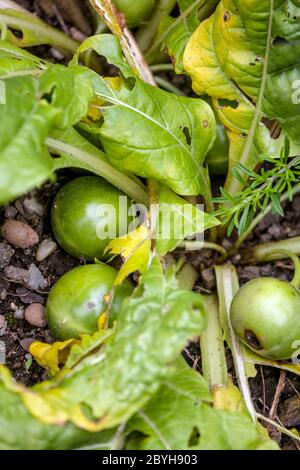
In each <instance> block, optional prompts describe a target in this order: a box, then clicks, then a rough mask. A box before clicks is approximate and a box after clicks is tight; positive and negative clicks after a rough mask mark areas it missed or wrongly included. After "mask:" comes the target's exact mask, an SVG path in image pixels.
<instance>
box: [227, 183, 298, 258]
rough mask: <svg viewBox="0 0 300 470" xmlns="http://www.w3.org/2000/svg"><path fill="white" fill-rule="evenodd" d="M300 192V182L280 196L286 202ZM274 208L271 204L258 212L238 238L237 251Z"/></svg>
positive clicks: (281, 200) (235, 246)
mask: <svg viewBox="0 0 300 470" xmlns="http://www.w3.org/2000/svg"><path fill="white" fill-rule="evenodd" d="M299 192H300V183H298V184H296V185H295V186H294V187H293V189H292V191H291V192H289V191H286V192H285V193H284V194H283V195H282V196H281V198H280V202H281V203H282V202H285V201H287V200H288V199H289V198H290V196H295V194H297V193H299ZM271 210H272V204H270V205H269V206H268V207H267V208H266V210H265V211H263V212H261V213H260V214H258V215H257V216H256V217H255V219H253V221H252V223H251V224H250V226H249V228H248V229H247V230H246V232H244V233H243V234H242V235H240V236H239V238H238V240H237V241H236V243H235V245H234V248H235V251H237V250H238V249H239V248H240V246H241V245H242V243H243V242H244V241H245V240H246V238H247V237H248V236H249V235H250V233H251V232H252V231H253V230H254V229H255V227H256V226H257V225H258V224H259V223H260V222H261V220H262V219H263V218H264V217H265V216H266V215H267V214H269V212H270V211H271Z"/></svg>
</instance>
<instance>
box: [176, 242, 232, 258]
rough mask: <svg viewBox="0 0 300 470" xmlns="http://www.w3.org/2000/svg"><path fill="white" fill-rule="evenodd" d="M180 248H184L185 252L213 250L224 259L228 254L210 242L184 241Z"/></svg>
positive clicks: (221, 247) (219, 246)
mask: <svg viewBox="0 0 300 470" xmlns="http://www.w3.org/2000/svg"><path fill="white" fill-rule="evenodd" d="M179 246H180V248H184V249H185V250H187V251H198V250H202V249H207V250H214V251H217V252H218V253H220V254H221V255H222V256H223V257H224V258H227V256H228V253H227V251H226V250H225V248H223V246H221V245H218V244H217V243H212V242H202V241H184V242H182V243H181V244H180V245H179Z"/></svg>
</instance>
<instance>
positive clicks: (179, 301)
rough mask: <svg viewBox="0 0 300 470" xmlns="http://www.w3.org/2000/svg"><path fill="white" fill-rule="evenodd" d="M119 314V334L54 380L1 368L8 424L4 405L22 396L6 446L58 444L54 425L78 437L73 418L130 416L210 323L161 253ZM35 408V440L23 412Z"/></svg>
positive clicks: (100, 425) (106, 422)
mask: <svg viewBox="0 0 300 470" xmlns="http://www.w3.org/2000/svg"><path fill="white" fill-rule="evenodd" d="M119 318H120V320H119V323H118V325H117V329H116V333H115V336H114V337H113V339H112V340H111V341H110V342H109V344H108V345H107V346H106V347H105V348H104V349H99V350H98V351H97V352H95V353H94V354H92V355H91V356H90V357H87V358H86V359H85V362H84V363H80V364H78V366H75V368H74V369H73V370H67V371H63V372H62V373H61V374H59V375H58V376H57V377H56V379H55V380H53V381H51V382H44V383H42V384H39V385H36V386H35V387H33V388H31V389H27V388H25V387H23V386H21V385H18V384H16V383H15V382H13V381H12V380H11V378H10V377H9V374H8V371H7V369H5V368H4V367H2V368H0V373H1V380H2V384H1V385H0V416H1V419H2V425H3V428H6V420H7V419H10V418H11V415H10V414H7V411H5V409H6V407H7V403H8V402H9V400H12V402H13V403H16V402H18V408H17V409H16V410H15V412H14V419H13V420H11V422H10V423H9V430H10V435H9V439H8V438H7V437H5V436H1V437H0V443H1V445H2V447H5V448H20V447H27V448H28V447H30V446H34V447H38V448H52V446H53V442H52V440H51V439H52V437H53V434H51V433H50V436H51V437H50V439H49V438H48V436H49V434H47V432H46V431H47V430H48V429H52V428H49V425H52V426H54V428H53V429H55V427H56V426H58V425H64V427H63V428H61V429H62V431H61V433H62V436H64V430H65V429H66V433H69V432H70V433H71V434H72V432H73V433H74V436H73V437H74V440H75V441H76V442H77V440H78V439H79V438H77V437H76V436H77V434H76V433H77V428H76V431H75V430H74V428H72V427H71V426H70V424H69V425H68V426H66V425H67V423H73V424H75V425H76V427H79V428H82V429H86V430H89V431H94V432H95V431H99V430H102V429H107V428H111V427H114V426H115V425H117V424H119V423H122V422H125V421H126V420H127V419H129V418H130V417H131V416H132V415H133V414H134V413H136V412H137V411H138V410H139V409H140V408H141V407H142V406H144V405H145V404H146V403H147V401H148V400H149V399H150V398H151V397H152V396H153V395H154V394H155V393H156V392H157V390H158V389H159V386H160V384H161V383H162V382H163V381H164V380H168V378H169V377H170V376H171V375H172V373H173V372H174V361H176V357H178V354H179V352H180V350H181V349H182V347H183V346H184V345H185V343H186V341H187V340H188V339H189V338H191V337H192V336H193V335H196V334H199V333H201V331H202V329H203V328H204V327H205V324H206V316H205V312H204V309H203V300H202V297H201V296H200V295H199V294H195V293H192V292H189V291H183V290H179V289H178V287H177V285H176V279H175V276H174V274H171V273H168V274H166V275H165V274H164V273H163V271H162V267H161V265H160V261H159V260H158V259H157V258H154V259H153V261H152V264H151V267H150V269H149V270H148V271H147V273H146V274H145V275H144V277H143V281H142V283H141V284H140V286H139V288H138V289H137V290H136V292H135V294H134V295H133V297H131V298H127V299H125V301H124V302H123V304H122V308H121V312H120V316H119ZM21 400H22V401H23V406H21ZM9 403H10V402H9ZM19 406H20V407H21V409H20V408H19ZM88 410H89V412H88ZM28 411H29V413H30V415H32V416H34V417H35V419H36V420H37V423H38V422H39V421H40V422H42V423H44V424H45V426H44V425H42V424H39V427H38V429H39V432H40V439H39V441H38V442H37V443H36V444H35V443H34V440H33V437H32V436H31V435H30V432H28V430H30V428H28V427H27V422H26V421H25V419H24V415H26V416H27V415H28ZM7 426H8V424H7ZM14 429H15V433H14ZM32 429H33V430H35V429H36V428H35V427H33V428H32ZM44 429H45V430H46V431H45V432H42V430H44ZM22 430H23V433H22ZM72 430H73V431H72ZM53 432H54V431H53ZM25 434H26V435H28V437H26V436H25ZM14 435H15V438H14ZM21 435H22V437H20V436H21ZM67 437H68V439H67ZM66 440H67V442H66V441H65V440H64V439H63V438H62V444H61V447H64V446H66V447H68V446H70V443H71V442H72V437H71V436H66ZM72 445H73V444H72Z"/></svg>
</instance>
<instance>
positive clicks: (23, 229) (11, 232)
mask: <svg viewBox="0 0 300 470" xmlns="http://www.w3.org/2000/svg"><path fill="white" fill-rule="evenodd" d="M1 234H2V236H3V238H4V239H5V240H6V241H8V242H9V243H11V244H12V245H13V246H15V247H16V248H23V249H25V248H29V247H30V246H33V245H36V244H37V243H38V241H39V236H38V234H37V233H36V231H35V230H33V228H32V227H30V225H28V224H25V223H24V222H20V221H18V220H12V219H9V220H7V221H6V222H5V223H4V225H3V226H2V227H1Z"/></svg>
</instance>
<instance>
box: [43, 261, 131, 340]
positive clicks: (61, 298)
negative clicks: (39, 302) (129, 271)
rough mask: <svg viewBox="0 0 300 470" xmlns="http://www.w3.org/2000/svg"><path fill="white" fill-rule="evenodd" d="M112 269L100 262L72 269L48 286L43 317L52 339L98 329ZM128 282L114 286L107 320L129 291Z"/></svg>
mask: <svg viewBox="0 0 300 470" xmlns="http://www.w3.org/2000/svg"><path fill="white" fill-rule="evenodd" d="M116 276H117V271H116V269H114V268H112V267H110V266H107V265H106V264H104V263H97V264H90V265H86V266H80V267H78V268H75V269H72V270H71V271H69V272H68V273H66V274H64V275H63V276H62V277H61V278H60V279H59V280H58V281H57V282H56V284H55V285H54V286H53V287H52V289H51V292H50V294H49V297H48V301H47V307H46V308H47V319H48V326H49V328H50V331H51V333H52V335H53V336H54V338H55V339H59V340H65V339H69V338H77V337H78V336H79V335H80V334H81V333H89V334H92V333H94V332H95V331H97V330H98V319H99V317H100V315H101V313H104V312H105V311H106V309H107V306H108V301H109V299H108V298H107V297H108V296H109V295H110V293H111V291H112V288H113V285H114V281H115V278H116ZM132 292H133V287H132V285H131V284H130V283H129V282H128V281H126V280H125V281H124V282H123V283H122V285H120V286H117V287H116V288H115V294H114V299H113V303H112V308H111V323H112V322H113V321H114V319H115V318H117V316H118V313H119V311H120V307H121V303H122V301H123V299H124V298H125V297H128V296H130V295H131V294H132Z"/></svg>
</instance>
